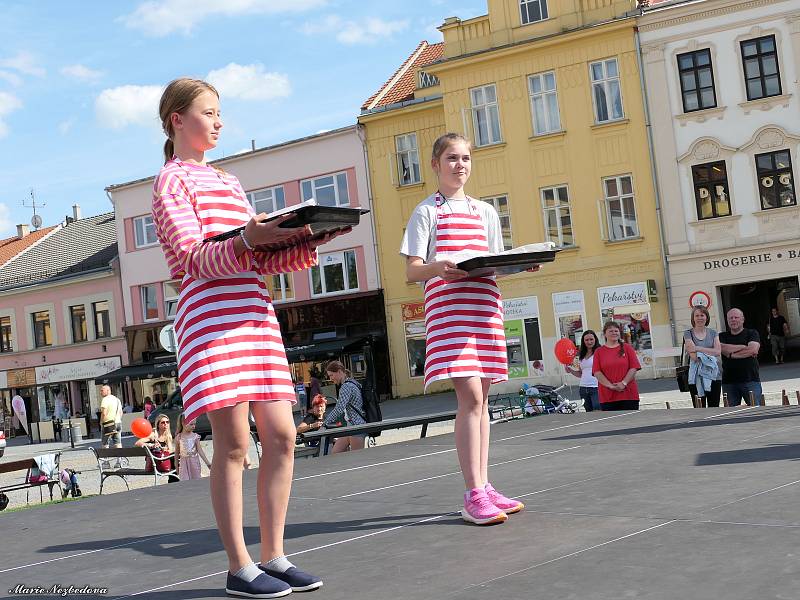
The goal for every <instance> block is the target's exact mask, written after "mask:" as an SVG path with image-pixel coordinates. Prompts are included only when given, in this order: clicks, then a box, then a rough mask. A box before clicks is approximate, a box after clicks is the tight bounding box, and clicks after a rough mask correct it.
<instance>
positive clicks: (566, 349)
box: [554, 338, 578, 365]
mask: <svg viewBox="0 0 800 600" xmlns="http://www.w3.org/2000/svg"><path fill="white" fill-rule="evenodd" d="M554 351H555V355H556V359H557V360H558V362H560V363H561V364H562V365H569V364H572V361H573V360H575V357H576V356H577V354H578V348H577V346H575V343H574V342H573V341H572V340H571V339H569V338H562V339H560V340H558V341H557V342H556V347H555V349H554Z"/></svg>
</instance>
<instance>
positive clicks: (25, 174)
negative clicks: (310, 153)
mask: <svg viewBox="0 0 800 600" xmlns="http://www.w3.org/2000/svg"><path fill="white" fill-rule="evenodd" d="M2 9H3V18H2V21H0V190H2V191H0V238H4V237H8V236H11V235H15V233H16V229H15V224H17V223H29V222H30V219H31V216H32V211H31V209H30V208H26V207H23V205H22V202H23V200H24V201H25V202H26V204H30V193H31V188H33V190H34V191H35V195H36V199H37V203H45V204H46V205H45V206H44V207H43V208H40V209H38V212H39V214H41V215H42V216H43V219H44V223H45V225H52V224H55V223H57V222H59V221H61V220H63V218H64V216H65V215H67V214H71V208H70V207H71V206H72V205H73V204H75V203H78V204H80V205H81V209H82V211H83V215H84V216H89V215H95V214H99V213H102V212H107V211H110V210H111V209H112V207H111V204H110V202H109V201H108V199H107V197H106V194H105V191H104V188H105V187H106V186H108V185H112V184H117V183H123V182H126V181H131V180H134V179H138V178H140V177H146V176H149V175H153V174H155V173H156V172H157V171H158V169H159V168H160V166H161V164H162V161H161V147H162V145H163V140H164V137H163V134H162V133H161V131H160V128H159V123H158V118H157V103H158V97H159V95H160V91H161V89H162V88H163V86H164V85H165V84H166V83H167V82H169V81H170V80H171V79H174V78H175V77H179V76H182V75H189V76H193V77H199V78H203V79H211V80H212V81H213V82H215V83H216V84H217V87H218V88H219V89H220V92H221V96H222V114H223V119H224V122H225V128H224V130H223V135H222V137H221V140H220V145H219V147H218V148H217V149H216V150H215V151H214V152H213V153H210V154H209V157H210V158H212V159H214V158H220V157H222V156H227V155H230V154H234V153H236V152H239V151H241V150H243V149H246V148H249V147H250V140H251V139H255V140H256V146H258V147H262V146H268V145H271V144H275V143H278V142H282V141H287V140H291V139H295V138H298V137H303V136H305V135H310V134H313V133H316V132H319V131H322V130H326V129H335V128H337V127H342V126H345V125H350V124H353V123H354V122H355V119H356V116H357V115H358V112H359V107H360V106H361V104H362V102H363V101H364V100H365V99H366V98H368V97H369V96H370V95H371V94H372V93H373V92H374V91H375V90H376V89H377V88H378V87H379V86H380V85H381V84H382V83H383V82H384V81H385V80H386V78H388V77H389V76H390V75H391V74H392V72H393V71H394V70H395V69H396V68H397V66H399V64H400V63H401V62H402V61H403V60H404V59H405V58H406V57H407V56H408V55H409V54H410V52H411V51H412V50H413V49H414V48H415V47H416V45H417V44H418V43H419V41H420V40H423V39H427V40H428V41H430V42H438V41H441V34H440V33H439V32H438V31H437V30H436V26H437V25H439V24H441V23H442V21H443V20H444V18H445V17H448V16H458V17H461V18H462V19H464V18H469V17H473V16H476V15H479V14H485V13H486V2H485V0H460V1H458V2H456V1H455V0H427V1H426V0H422V1H418V0H410V1H407V2H405V3H399V2H397V3H393V2H387V3H384V2H356V1H347V0H344V1H336V0H161V1H159V2H150V1H148V2H121V1H119V2H117V1H115V2H108V1H91V2H90V1H86V2H80V3H72V2H56V1H52V2H29V1H28V0H3V3H2Z"/></svg>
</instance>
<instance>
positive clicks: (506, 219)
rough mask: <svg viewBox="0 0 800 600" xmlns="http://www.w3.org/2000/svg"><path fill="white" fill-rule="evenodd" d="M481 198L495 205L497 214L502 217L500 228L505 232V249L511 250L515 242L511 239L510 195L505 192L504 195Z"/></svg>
mask: <svg viewBox="0 0 800 600" xmlns="http://www.w3.org/2000/svg"><path fill="white" fill-rule="evenodd" d="M481 200H482V201H483V202H487V203H489V204H491V205H492V206H494V209H495V210H496V211H497V216H498V217H500V229H501V230H502V232H503V250H511V248H513V247H514V244H513V243H512V241H511V213H510V212H509V210H508V196H506V195H505V194H503V195H502V196H491V197H489V198H481Z"/></svg>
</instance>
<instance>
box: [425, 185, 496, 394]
mask: <svg viewBox="0 0 800 600" xmlns="http://www.w3.org/2000/svg"><path fill="white" fill-rule="evenodd" d="M443 202H444V201H443V199H442V196H441V194H438V193H437V194H436V256H437V259H438V258H441V257H446V256H447V255H451V254H455V253H456V252H461V251H463V250H475V251H481V252H485V251H488V250H489V243H488V239H487V235H486V226H485V225H484V223H483V219H481V216H480V214H478V212H477V210H476V209H475V207H474V206H473V204H472V203H473V200H472V199H471V198H467V206H468V207H469V212H468V213H466V214H463V213H451V212H447V211H445V210H443V208H442V205H443ZM453 377H480V378H482V379H486V378H489V379H491V380H492V383H498V382H500V381H505V380H507V379H508V355H507V353H506V333H505V326H504V325H503V301H502V298H501V296H500V288H498V287H497V283H496V282H495V280H494V278H493V277H469V278H467V279H460V280H458V281H453V282H449V283H448V282H446V281H444V280H443V279H442V278H440V277H434V278H432V279H429V280H428V281H426V282H425V389H427V388H428V386H429V385H430V384H431V383H433V382H434V381H439V380H440V379H452V378H453Z"/></svg>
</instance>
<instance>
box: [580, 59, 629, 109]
mask: <svg viewBox="0 0 800 600" xmlns="http://www.w3.org/2000/svg"><path fill="white" fill-rule="evenodd" d="M610 63H614V64H615V65H616V71H617V74H616V75H614V76H609V75H608V65H609V64H610ZM595 65H600V68H601V70H602V73H601V75H602V77H601V78H600V79H595V78H594V66H595ZM589 81H590V82H591V95H592V106H593V107H594V122H595V124H597V125H600V124H602V123H612V122H614V121H621V120H622V119H624V118H625V101H624V99H623V97H622V83H621V81H620V78H619V61H618V60H617V59H616V57H613V58H604V59H603V60H596V61H594V62H591V63H589ZM615 83H616V87H617V89H618V90H619V106H620V115H619V116H614V115H613V106H614V103H613V101H612V100H611V93H610V91H611V89H612V88H613V87H614V84H615ZM598 86H600V87H602V88H603V94H604V96H605V109H606V112H607V114H608V119H605V120H601V119H600V110H599V107H598V106H597V98H596V97H595V93H594V90H595V88H596V87H598Z"/></svg>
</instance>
